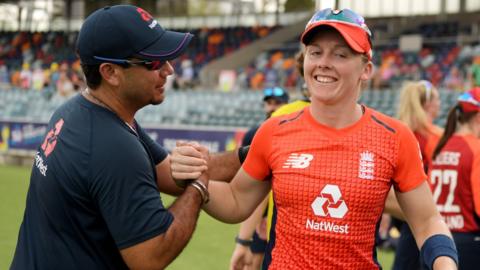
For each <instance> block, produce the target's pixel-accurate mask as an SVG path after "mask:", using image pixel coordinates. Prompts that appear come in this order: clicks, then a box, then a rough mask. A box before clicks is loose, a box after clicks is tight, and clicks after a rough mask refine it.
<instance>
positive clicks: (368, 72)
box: [360, 61, 373, 81]
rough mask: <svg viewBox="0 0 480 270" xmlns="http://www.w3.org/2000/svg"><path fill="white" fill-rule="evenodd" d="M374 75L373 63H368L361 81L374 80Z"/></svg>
mask: <svg viewBox="0 0 480 270" xmlns="http://www.w3.org/2000/svg"><path fill="white" fill-rule="evenodd" d="M372 75H373V63H372V61H368V62H367V63H366V64H365V65H364V67H363V73H362V75H361V76H360V80H362V81H367V80H369V79H370V78H372Z"/></svg>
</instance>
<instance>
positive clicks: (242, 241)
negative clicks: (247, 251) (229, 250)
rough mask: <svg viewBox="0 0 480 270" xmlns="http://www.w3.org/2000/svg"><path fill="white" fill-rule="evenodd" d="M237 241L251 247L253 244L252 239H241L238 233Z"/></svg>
mask: <svg viewBox="0 0 480 270" xmlns="http://www.w3.org/2000/svg"><path fill="white" fill-rule="evenodd" d="M235 243H237V244H240V245H242V246H245V247H249V246H251V245H252V243H253V241H252V240H245V239H241V238H239V237H238V235H237V236H235Z"/></svg>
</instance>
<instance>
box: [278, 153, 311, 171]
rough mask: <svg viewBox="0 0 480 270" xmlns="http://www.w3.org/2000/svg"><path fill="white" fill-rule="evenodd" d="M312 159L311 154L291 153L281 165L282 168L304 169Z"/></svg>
mask: <svg viewBox="0 0 480 270" xmlns="http://www.w3.org/2000/svg"><path fill="white" fill-rule="evenodd" d="M312 159H313V155H311V154H297V153H292V154H290V156H288V159H287V161H285V163H284V164H283V168H294V169H305V168H307V167H308V166H310V161H312Z"/></svg>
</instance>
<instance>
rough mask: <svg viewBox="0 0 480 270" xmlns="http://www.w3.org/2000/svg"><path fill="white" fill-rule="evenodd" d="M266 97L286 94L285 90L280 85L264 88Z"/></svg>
mask: <svg viewBox="0 0 480 270" xmlns="http://www.w3.org/2000/svg"><path fill="white" fill-rule="evenodd" d="M263 95H264V96H265V97H281V96H283V95H285V91H284V90H283V89H282V88H280V87H273V88H267V89H265V90H263Z"/></svg>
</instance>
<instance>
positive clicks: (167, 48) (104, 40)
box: [77, 5, 193, 65]
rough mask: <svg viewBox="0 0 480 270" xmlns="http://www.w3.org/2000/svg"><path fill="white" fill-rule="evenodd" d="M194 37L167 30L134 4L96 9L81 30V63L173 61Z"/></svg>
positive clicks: (78, 47) (78, 48)
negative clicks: (135, 59)
mask: <svg viewBox="0 0 480 270" xmlns="http://www.w3.org/2000/svg"><path fill="white" fill-rule="evenodd" d="M192 37H193V35H192V34H190V33H180V32H174V31H167V30H165V29H163V28H162V26H160V24H158V22H157V20H155V19H154V18H153V17H152V16H151V15H150V14H149V13H148V12H146V11H145V10H143V9H142V8H139V7H136V6H132V5H117V6H112V7H104V8H101V9H98V10H96V11H95V12H93V13H92V14H90V16H88V17H87V18H86V19H85V21H84V23H83V25H82V28H81V29H80V32H79V34H78V39H77V52H78V55H79V56H80V60H81V62H82V64H89V65H92V64H101V63H104V62H108V59H115V60H116V59H127V58H130V57H136V58H140V59H145V60H161V61H167V60H172V59H174V58H176V57H178V56H179V55H181V54H182V53H183V52H184V51H185V49H186V48H187V45H188V44H189V43H190V40H191V39H192Z"/></svg>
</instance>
